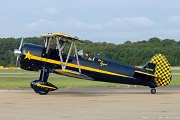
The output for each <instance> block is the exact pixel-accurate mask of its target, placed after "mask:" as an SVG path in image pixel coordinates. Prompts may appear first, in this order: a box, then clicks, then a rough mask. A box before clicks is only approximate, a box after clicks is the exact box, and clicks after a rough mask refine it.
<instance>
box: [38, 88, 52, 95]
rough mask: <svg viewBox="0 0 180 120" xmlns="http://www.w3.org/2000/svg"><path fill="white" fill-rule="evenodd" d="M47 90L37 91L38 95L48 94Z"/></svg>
mask: <svg viewBox="0 0 180 120" xmlns="http://www.w3.org/2000/svg"><path fill="white" fill-rule="evenodd" d="M48 92H49V91H48V90H45V89H44V90H41V91H38V93H39V94H40V95H46V94H48Z"/></svg>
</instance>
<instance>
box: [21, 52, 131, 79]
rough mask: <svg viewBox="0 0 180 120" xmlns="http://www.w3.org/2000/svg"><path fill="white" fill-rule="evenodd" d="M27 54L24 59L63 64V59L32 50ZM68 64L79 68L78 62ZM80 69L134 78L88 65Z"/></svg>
mask: <svg viewBox="0 0 180 120" xmlns="http://www.w3.org/2000/svg"><path fill="white" fill-rule="evenodd" d="M25 55H26V56H25V58H24V59H26V58H27V59H29V60H31V59H33V60H38V61H42V62H47V63H51V64H57V65H60V64H61V61H57V60H52V59H48V58H43V57H39V56H35V55H32V54H30V52H28V53H25ZM66 66H68V67H72V68H78V65H77V64H72V63H67V64H66ZM80 69H83V70H88V71H92V72H98V73H103V74H108V75H114V76H120V77H125V78H133V77H131V76H126V75H122V74H118V73H114V72H109V71H105V70H100V69H97V68H91V67H86V66H80Z"/></svg>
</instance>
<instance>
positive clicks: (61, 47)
mask: <svg viewBox="0 0 180 120" xmlns="http://www.w3.org/2000/svg"><path fill="white" fill-rule="evenodd" d="M60 39H61V37H56V43H57V48H58V51H59V57H60V61H61V62H60V64H61V67H62V70H65V69H66V65H67V63H68V60H69V57H70V54H71V52H72V49H73V47H74V52H75V56H76V61H77V65H78V71H79V73H81V68H80V63H79V58H78V53H77V48H76V44H75V39H72V42H71V45H70V48H69V51H68V55H67V57H66V60H65V62H64V61H63V57H62V51H63V49H64V47H65V46H66V44H67V43H63V44H62V45H61V44H60V43H59V40H60Z"/></svg>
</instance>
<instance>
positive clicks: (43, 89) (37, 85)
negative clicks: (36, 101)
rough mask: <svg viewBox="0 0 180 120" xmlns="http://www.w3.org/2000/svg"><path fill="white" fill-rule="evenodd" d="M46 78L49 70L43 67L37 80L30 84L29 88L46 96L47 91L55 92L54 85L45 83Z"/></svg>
mask: <svg viewBox="0 0 180 120" xmlns="http://www.w3.org/2000/svg"><path fill="white" fill-rule="evenodd" d="M48 77H49V70H48V69H45V67H44V68H43V69H42V70H41V74H40V77H39V80H34V81H32V82H31V83H30V85H31V88H32V89H33V90H34V91H35V92H36V93H39V94H40V95H46V94H47V93H48V92H49V91H54V90H57V89H58V88H57V87H56V86H55V85H53V84H51V83H50V82H47V79H48Z"/></svg>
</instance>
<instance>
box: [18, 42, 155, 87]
mask: <svg viewBox="0 0 180 120" xmlns="http://www.w3.org/2000/svg"><path fill="white" fill-rule="evenodd" d="M45 51H46V50H45V48H44V47H43V46H40V45H34V44H24V45H23V48H22V54H21V56H20V59H19V61H20V65H21V68H22V69H25V70H32V71H38V70H41V69H42V67H43V66H47V67H48V68H49V69H51V71H52V72H53V73H56V74H63V75H67V76H71V77H78V78H84V79H86V78H87V79H89V80H95V81H103V82H111V83H121V84H132V85H143V86H151V87H156V86H157V84H156V83H155V81H154V80H152V77H148V76H146V75H144V76H143V75H139V74H138V73H136V72H135V71H140V72H146V70H144V69H141V68H138V67H134V66H130V65H128V64H124V63H121V62H117V61H114V60H111V59H109V58H105V57H103V56H101V55H96V56H95V57H94V59H93V61H89V60H86V59H84V58H82V57H81V56H78V57H79V61H78V62H79V63H80V66H79V67H78V65H77V59H76V57H75V56H70V57H69V60H68V62H67V64H66V70H62V63H61V62H60V58H59V55H58V51H57V50H56V49H52V50H51V51H49V52H48V53H46V52H45ZM66 57H67V55H66V54H63V60H64V61H65V59H66ZM79 69H80V70H81V73H79ZM148 74H153V73H148Z"/></svg>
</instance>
